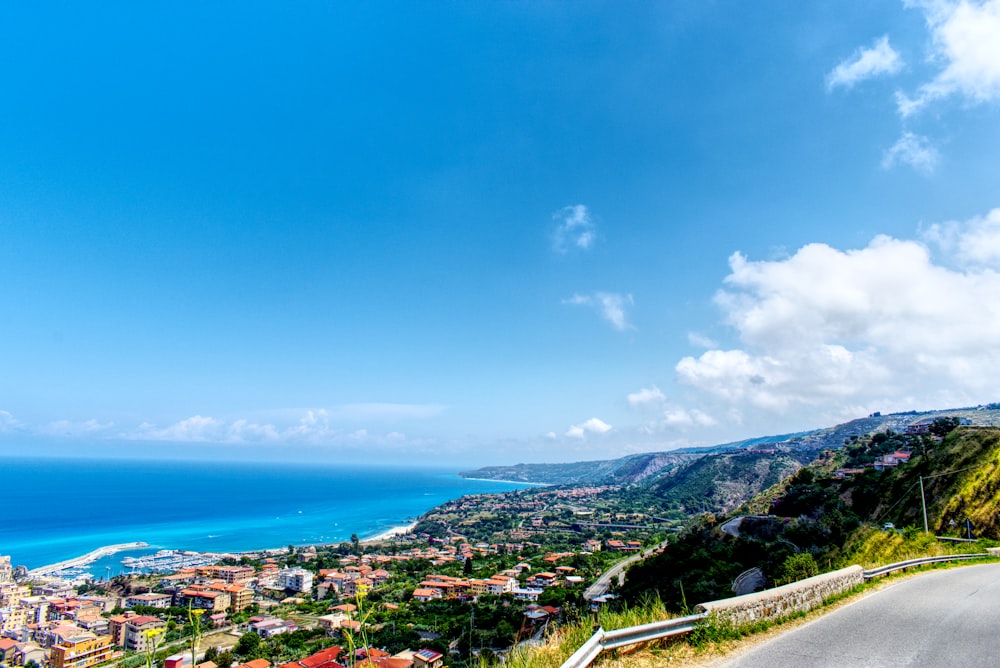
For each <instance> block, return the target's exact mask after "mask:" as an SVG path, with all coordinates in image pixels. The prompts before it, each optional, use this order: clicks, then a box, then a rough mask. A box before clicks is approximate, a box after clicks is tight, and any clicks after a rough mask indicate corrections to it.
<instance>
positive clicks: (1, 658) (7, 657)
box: [0, 638, 17, 666]
mask: <svg viewBox="0 0 1000 668" xmlns="http://www.w3.org/2000/svg"><path fill="white" fill-rule="evenodd" d="M16 649H17V643H16V642H14V641H13V640H11V639H10V638H0V663H2V664H5V665H8V666H9V665H11V663H13V660H14V651H15V650H16Z"/></svg>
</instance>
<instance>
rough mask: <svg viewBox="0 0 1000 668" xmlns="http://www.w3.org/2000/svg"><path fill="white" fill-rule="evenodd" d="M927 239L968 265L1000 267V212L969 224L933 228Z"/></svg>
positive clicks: (949, 224) (937, 225) (990, 213)
mask: <svg viewBox="0 0 1000 668" xmlns="http://www.w3.org/2000/svg"><path fill="white" fill-rule="evenodd" d="M924 238H925V239H927V240H928V241H930V242H932V243H935V244H937V245H938V246H939V247H940V248H941V249H942V250H943V251H944V252H945V253H948V254H950V255H954V256H955V258H956V259H957V260H958V261H960V262H964V263H968V264H975V265H983V266H993V267H997V266H1000V209H993V210H992V211H990V212H989V213H988V214H986V215H985V216H979V217H976V218H973V219H971V220H969V221H967V222H964V223H962V222H958V221H948V222H946V223H937V224H934V225H931V226H930V228H928V230H927V231H926V232H925V233H924Z"/></svg>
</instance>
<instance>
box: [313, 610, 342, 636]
mask: <svg viewBox="0 0 1000 668" xmlns="http://www.w3.org/2000/svg"><path fill="white" fill-rule="evenodd" d="M348 619H350V617H348V616H347V615H346V614H344V613H343V612H334V613H332V614H329V615H323V616H322V617H319V618H317V620H316V621H318V622H319V625H320V628H322V629H323V630H324V631H326V632H327V634H328V635H329V634H331V633H333V632H334V631H336V630H337V629H339V628H340V627H341V625H342V624H343V623H344V622H345V621H347V620H348Z"/></svg>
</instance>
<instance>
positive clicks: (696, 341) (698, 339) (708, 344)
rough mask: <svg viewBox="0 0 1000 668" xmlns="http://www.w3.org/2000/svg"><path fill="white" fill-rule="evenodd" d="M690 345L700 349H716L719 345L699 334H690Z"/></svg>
mask: <svg viewBox="0 0 1000 668" xmlns="http://www.w3.org/2000/svg"><path fill="white" fill-rule="evenodd" d="M688 343H690V344H691V345H692V346H697V347H698V348H715V347H716V346H718V345H719V344H718V343H716V342H715V341H713V340H712V339H710V338H708V337H707V336H705V335H704V334H699V333H698V332H688Z"/></svg>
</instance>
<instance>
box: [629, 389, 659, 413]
mask: <svg viewBox="0 0 1000 668" xmlns="http://www.w3.org/2000/svg"><path fill="white" fill-rule="evenodd" d="M627 399H628V405H629V406H632V407H633V408H645V407H649V406H653V407H657V408H659V407H660V406H662V405H663V404H665V403H666V401H667V397H666V396H664V394H663V392H661V391H660V388H658V387H657V386H656V385H654V386H652V387H644V388H643V389H641V390H639V391H638V392H632V393H631V394H629V395H628V397H627Z"/></svg>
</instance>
